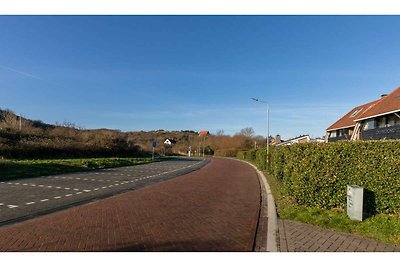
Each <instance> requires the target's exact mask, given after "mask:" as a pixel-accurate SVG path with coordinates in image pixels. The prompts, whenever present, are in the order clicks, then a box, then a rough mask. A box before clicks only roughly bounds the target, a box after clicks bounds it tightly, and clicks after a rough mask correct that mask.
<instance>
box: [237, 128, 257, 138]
mask: <svg viewBox="0 0 400 267" xmlns="http://www.w3.org/2000/svg"><path fill="white" fill-rule="evenodd" d="M240 135H244V136H246V137H253V136H254V130H253V128H251V127H246V128H243V129H242V130H240Z"/></svg>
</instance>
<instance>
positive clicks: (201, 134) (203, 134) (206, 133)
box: [199, 131, 210, 136]
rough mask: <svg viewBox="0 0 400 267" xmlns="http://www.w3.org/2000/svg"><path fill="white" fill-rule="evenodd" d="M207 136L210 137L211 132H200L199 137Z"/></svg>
mask: <svg viewBox="0 0 400 267" xmlns="http://www.w3.org/2000/svg"><path fill="white" fill-rule="evenodd" d="M207 135H210V132H209V131H200V132H199V136H207Z"/></svg>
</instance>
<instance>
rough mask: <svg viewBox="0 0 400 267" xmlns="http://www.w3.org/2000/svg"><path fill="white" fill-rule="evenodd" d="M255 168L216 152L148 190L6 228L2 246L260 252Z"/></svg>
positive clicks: (3, 248)
mask: <svg viewBox="0 0 400 267" xmlns="http://www.w3.org/2000/svg"><path fill="white" fill-rule="evenodd" d="M259 210H260V187H259V182H258V178H257V175H256V173H255V171H254V170H253V169H252V168H251V167H250V166H248V165H247V164H244V163H242V162H238V161H234V160H228V159H212V162H211V163H210V164H208V165H207V166H205V167H203V168H202V169H200V170H198V171H195V172H192V173H189V174H186V175H182V176H179V177H177V178H174V179H171V180H168V181H165V182H161V183H157V184H153V185H150V186H147V187H144V188H142V189H138V190H135V191H131V192H128V193H124V194H120V195H117V196H114V197H111V198H107V199H103V200H99V201H95V202H92V203H89V204H86V205H81V206H77V207H74V208H70V209H67V210H63V211H59V212H56V213H52V214H49V215H46V216H42V217H38V218H35V219H32V220H29V221H25V222H21V223H17V224H14V225H10V226H5V227H1V228H0V251H252V249H253V246H254V239H255V234H256V228H257V222H258V215H259Z"/></svg>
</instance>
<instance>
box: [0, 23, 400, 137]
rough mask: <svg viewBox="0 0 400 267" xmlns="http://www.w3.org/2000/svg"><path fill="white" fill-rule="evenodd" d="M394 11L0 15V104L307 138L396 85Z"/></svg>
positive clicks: (122, 123)
mask: <svg viewBox="0 0 400 267" xmlns="http://www.w3.org/2000/svg"><path fill="white" fill-rule="evenodd" d="M399 32H400V17H399V16H0V51H1V52H0V107H1V108H3V109H4V108H9V109H11V110H13V111H15V112H16V113H21V114H22V115H23V116H26V117H29V118H32V119H40V120H43V121H45V122H48V123H54V122H56V121H58V122H63V121H68V122H73V123H75V124H77V125H78V126H81V127H84V128H87V129H93V128H112V129H120V130H122V131H135V130H157V129H165V130H195V131H199V130H209V131H211V132H215V131H217V130H220V129H221V130H224V131H225V133H227V134H234V133H236V132H239V131H240V129H242V128H244V127H253V128H254V130H255V131H256V134H260V135H264V136H265V135H266V131H267V128H266V115H265V114H266V110H265V105H263V104H261V103H257V102H254V101H252V100H250V98H251V97H256V98H260V99H265V100H267V101H268V103H269V106H270V134H271V135H275V134H278V133H279V134H280V135H281V136H282V138H284V139H285V138H290V137H294V136H297V135H300V134H310V135H311V136H313V137H319V136H322V135H324V134H325V129H326V128H327V127H328V126H330V125H331V124H332V123H333V122H334V121H336V120H337V119H338V118H339V117H341V116H342V115H343V114H344V113H346V112H347V111H349V110H350V109H351V108H353V107H354V106H356V105H359V104H363V103H366V102H368V101H372V100H375V99H377V98H379V96H380V95H381V94H382V93H389V92H391V91H392V90H394V89H395V88H397V87H398V86H400V65H399V64H398V62H400V48H399V43H400V34H398V33H399Z"/></svg>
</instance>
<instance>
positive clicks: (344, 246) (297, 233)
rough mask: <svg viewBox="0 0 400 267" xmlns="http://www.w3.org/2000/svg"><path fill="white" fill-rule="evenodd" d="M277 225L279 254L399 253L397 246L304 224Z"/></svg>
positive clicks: (399, 248) (279, 222)
mask: <svg viewBox="0 0 400 267" xmlns="http://www.w3.org/2000/svg"><path fill="white" fill-rule="evenodd" d="M278 225H279V247H280V251H281V252H393V251H396V252H400V247H399V246H394V245H389V244H385V243H382V242H378V241H374V240H371V239H366V238H362V237H360V236H357V235H354V234H346V233H340V232H337V231H332V230H328V229H325V228H322V227H318V226H313V225H309V224H305V223H300V222H295V221H289V220H278Z"/></svg>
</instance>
